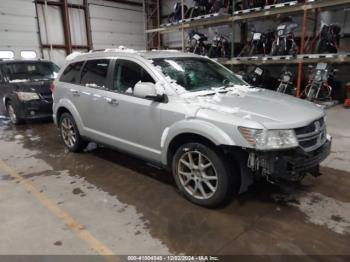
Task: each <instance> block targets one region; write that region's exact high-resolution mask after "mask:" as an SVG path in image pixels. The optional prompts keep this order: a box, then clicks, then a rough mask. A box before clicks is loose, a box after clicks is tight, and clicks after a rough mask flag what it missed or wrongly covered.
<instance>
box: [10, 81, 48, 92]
mask: <svg viewBox="0 0 350 262" xmlns="http://www.w3.org/2000/svg"><path fill="white" fill-rule="evenodd" d="M52 82H53V80H41V81H13V82H10V85H12V86H13V87H14V88H15V89H16V91H18V92H35V93H38V94H42V95H45V94H46V95H48V94H51V93H52V92H51V90H50V85H51V83H52Z"/></svg>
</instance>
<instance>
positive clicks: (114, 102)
mask: <svg viewBox="0 0 350 262" xmlns="http://www.w3.org/2000/svg"><path fill="white" fill-rule="evenodd" d="M106 101H107V103H108V104H110V105H118V104H119V102H118V101H117V100H116V99H114V98H109V97H106Z"/></svg>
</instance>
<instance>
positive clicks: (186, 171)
mask: <svg viewBox="0 0 350 262" xmlns="http://www.w3.org/2000/svg"><path fill="white" fill-rule="evenodd" d="M172 171H173V176H174V179H175V181H176V184H177V187H178V188H179V190H180V192H181V193H182V194H183V195H184V196H185V197H186V198H187V199H188V200H190V201H191V202H193V203H195V204H197V205H200V206H205V207H215V206H218V205H220V204H222V203H223V202H224V201H225V200H226V199H227V198H228V197H229V196H230V194H232V193H233V189H234V188H236V187H235V185H234V184H233V179H232V175H231V174H230V172H229V168H228V165H227V163H226V161H225V156H224V155H223V154H222V153H221V152H220V151H219V150H218V149H216V148H214V147H209V146H207V145H204V144H202V143H187V144H184V145H182V146H180V147H179V148H178V149H177V151H176V152H175V154H174V157H173V161H172Z"/></svg>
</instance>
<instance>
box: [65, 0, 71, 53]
mask: <svg viewBox="0 0 350 262" xmlns="http://www.w3.org/2000/svg"><path fill="white" fill-rule="evenodd" d="M62 3H63V5H62V18H63V31H64V40H65V46H66V53H67V55H69V54H70V53H72V51H73V48H72V37H71V33H70V24H69V13H68V2H67V0H62Z"/></svg>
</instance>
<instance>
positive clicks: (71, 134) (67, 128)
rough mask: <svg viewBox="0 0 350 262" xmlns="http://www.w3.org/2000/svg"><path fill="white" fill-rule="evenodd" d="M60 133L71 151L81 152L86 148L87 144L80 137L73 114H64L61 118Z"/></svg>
mask: <svg viewBox="0 0 350 262" xmlns="http://www.w3.org/2000/svg"><path fill="white" fill-rule="evenodd" d="M60 131H61V137H62V140H63V142H64V144H65V146H66V147H67V148H68V150H69V151H71V152H81V151H82V150H83V149H84V148H85V147H86V145H87V143H86V142H85V141H84V140H83V139H82V137H81V136H80V133H79V130H78V128H77V125H76V124H75V121H74V118H73V116H72V115H71V114H69V113H64V114H62V116H61V118H60Z"/></svg>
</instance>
